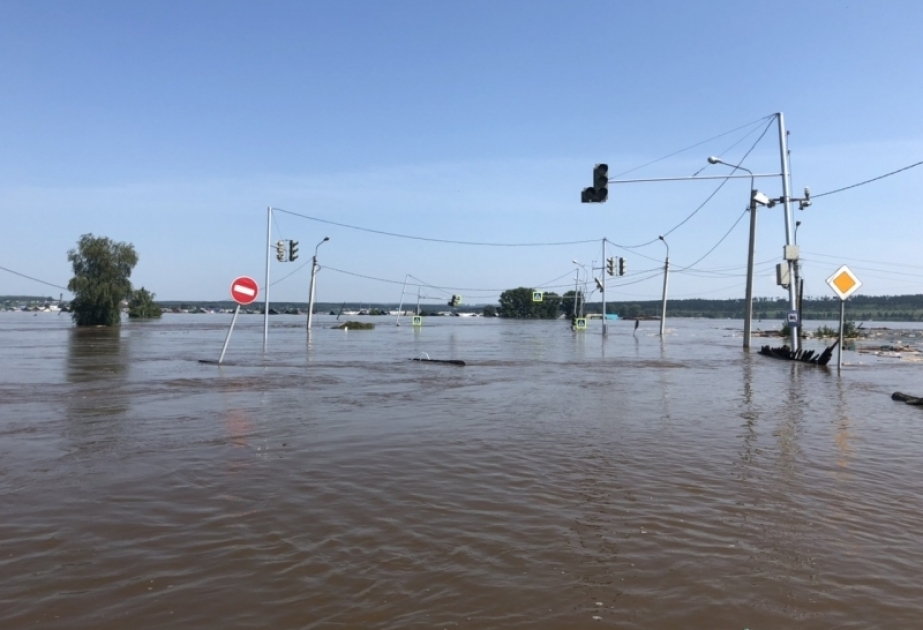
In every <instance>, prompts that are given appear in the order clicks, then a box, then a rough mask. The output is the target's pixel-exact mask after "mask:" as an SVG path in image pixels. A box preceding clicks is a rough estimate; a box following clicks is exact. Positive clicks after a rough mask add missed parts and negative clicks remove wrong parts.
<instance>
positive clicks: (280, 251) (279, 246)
mask: <svg viewBox="0 0 923 630" xmlns="http://www.w3.org/2000/svg"><path fill="white" fill-rule="evenodd" d="M276 260H278V261H279V262H285V241H276Z"/></svg>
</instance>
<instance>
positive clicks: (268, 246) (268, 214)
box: [222, 206, 272, 354]
mask: <svg viewBox="0 0 923 630" xmlns="http://www.w3.org/2000/svg"><path fill="white" fill-rule="evenodd" d="M271 249H272V206H269V207H268V208H266V284H265V286H264V287H263V352H264V353H265V352H266V344H267V343H268V342H269V261H270V259H271V258H272V252H271V251H270V250H271ZM238 308H239V307H238ZM235 317H236V314H235ZM230 336H231V335H230V333H229V334H228V337H229V338H230ZM222 354H223V353H222Z"/></svg>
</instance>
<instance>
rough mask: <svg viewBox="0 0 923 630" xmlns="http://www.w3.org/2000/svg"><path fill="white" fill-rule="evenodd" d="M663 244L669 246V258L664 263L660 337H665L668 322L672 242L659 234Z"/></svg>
mask: <svg viewBox="0 0 923 630" xmlns="http://www.w3.org/2000/svg"><path fill="white" fill-rule="evenodd" d="M657 238H659V239H660V240H661V241H663V244H664V245H666V246H667V259H666V260H665V261H664V263H663V306H662V307H661V309H660V338H661V339H663V331H664V327H665V326H666V322H667V278H669V277H670V244H669V243H667V239H665V238H664V237H663V236H658V237H657Z"/></svg>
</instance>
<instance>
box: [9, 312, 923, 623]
mask: <svg viewBox="0 0 923 630" xmlns="http://www.w3.org/2000/svg"><path fill="white" fill-rule="evenodd" d="M370 321H373V322H374V323H376V324H378V325H377V327H376V328H375V330H371V331H361V332H360V331H351V332H349V333H344V332H343V331H338V330H331V329H330V326H331V325H332V324H333V323H335V322H334V321H333V318H331V317H329V316H318V317H317V319H316V320H315V322H314V323H315V325H316V326H317V327H316V328H315V329H314V330H313V331H312V335H311V339H310V342H308V344H307V345H305V340H306V331H305V329H304V324H303V320H302V319H301V318H295V317H291V318H288V317H286V316H278V317H277V318H274V320H273V322H272V328H271V330H270V339H269V352H268V353H267V354H266V355H264V354H263V353H262V318H261V317H258V316H253V317H246V316H244V317H241V319H240V320H239V321H238V324H237V328H236V329H235V333H234V337H233V339H232V341H231V346H230V348H229V350H228V359H227V360H228V364H227V365H225V366H221V367H219V366H215V365H203V364H200V363H199V362H198V360H199V359H201V358H214V357H216V356H217V353H218V352H219V351H220V348H221V345H222V343H223V340H224V335H225V334H226V331H227V326H228V323H229V322H228V321H227V320H226V319H224V318H217V317H210V316H204V315H201V316H169V315H168V316H166V317H164V319H163V320H162V321H160V322H156V323H149V324H148V325H144V326H136V325H134V324H133V323H131V322H128V323H126V324H124V325H123V326H122V328H121V330H116V331H99V330H79V331H78V330H75V329H73V328H71V327H70V326H68V325H67V322H61V321H60V320H51V321H49V320H47V319H42V318H34V319H25V318H18V319H17V318H14V317H12V316H7V315H5V314H0V349H2V352H3V353H4V356H3V359H4V361H3V362H2V363H0V449H2V450H0V455H2V457H0V497H2V506H3V519H0V627H2V628H21V627H22V628H25V627H41V628H74V627H93V628H100V629H103V630H108V629H115V628H125V627H139V628H148V627H150V628H153V627H157V628H160V627H202V628H206V627H216V626H231V627H253V628H281V629H285V628H328V627H362V628H366V627H368V628H408V627H420V628H431V627H437V628H445V627H470V628H530V629H532V628H536V627H537V628H572V627H583V626H586V625H588V624H592V623H599V624H600V625H601V626H605V627H618V628H668V627H676V628H679V627H691V628H706V627H708V628H711V627H726V628H779V627H799V628H817V629H821V628H824V629H826V628H831V627H907V628H910V627H916V626H918V625H919V620H920V619H921V618H923V587H921V586H920V585H919V581H918V579H917V576H918V573H919V567H920V566H921V565H923V542H921V540H920V537H919V534H918V532H919V531H920V530H921V528H923V489H921V488H923V486H921V484H920V480H919V474H920V471H921V470H923V421H921V417H920V410H919V409H916V408H914V407H911V406H908V405H903V404H897V403H893V401H891V400H890V398H889V395H890V392H891V391H895V390H901V391H910V392H913V391H915V390H917V389H918V383H919V374H918V371H917V370H918V368H917V367H915V366H912V365H906V364H903V365H902V364H898V363H893V362H892V363H886V362H874V360H873V359H870V360H869V361H868V362H867V363H865V364H861V365H850V366H847V367H846V368H845V369H844V370H843V371H842V372H841V373H839V374H838V373H837V372H836V370H830V369H825V368H818V367H816V366H802V365H792V364H787V363H785V362H781V361H776V360H772V359H766V358H764V357H760V356H758V355H755V354H747V353H743V352H741V349H740V345H741V338H740V331H739V328H740V327H739V326H736V325H735V324H734V323H733V322H732V323H728V322H720V324H721V325H720V326H719V325H717V324H716V323H714V322H708V321H686V320H671V327H670V330H669V335H668V336H667V337H666V338H665V339H661V338H660V337H659V335H658V334H657V331H656V330H655V329H654V328H651V330H650V331H646V330H645V328H644V326H641V327H640V328H639V330H638V331H637V332H635V331H634V329H633V324H634V322H633V321H629V322H627V323H626V322H610V325H609V336H608V337H606V338H603V337H602V335H601V334H600V331H599V322H598V321H596V322H591V324H590V329H589V330H587V331H586V332H581V333H574V332H573V331H571V330H570V329H569V327H568V323H567V322H560V323H558V322H506V321H502V320H498V319H481V318H428V319H427V320H426V325H425V327H424V328H422V329H421V328H419V327H411V326H401V327H397V326H394V325H393V324H391V322H390V321H386V320H385V319H371V320H370ZM594 323H595V324H596V327H595V328H594ZM559 324H560V325H559ZM420 352H426V353H427V354H428V355H429V356H430V357H432V358H453V359H461V360H464V361H466V363H467V366H466V367H464V368H459V367H456V366H447V365H440V364H432V363H430V364H427V363H419V362H412V361H408V360H407V359H409V358H411V357H413V356H416V355H418V354H419V353H420Z"/></svg>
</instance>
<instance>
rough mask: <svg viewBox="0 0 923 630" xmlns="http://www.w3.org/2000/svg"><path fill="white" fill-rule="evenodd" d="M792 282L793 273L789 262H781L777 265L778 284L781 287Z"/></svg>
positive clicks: (786, 286)
mask: <svg viewBox="0 0 923 630" xmlns="http://www.w3.org/2000/svg"><path fill="white" fill-rule="evenodd" d="M791 283H792V275H791V272H790V267H789V265H788V263H779V264H778V265H776V284H778V285H779V286H780V287H785V288H788V286H789V285H790V284H791Z"/></svg>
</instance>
